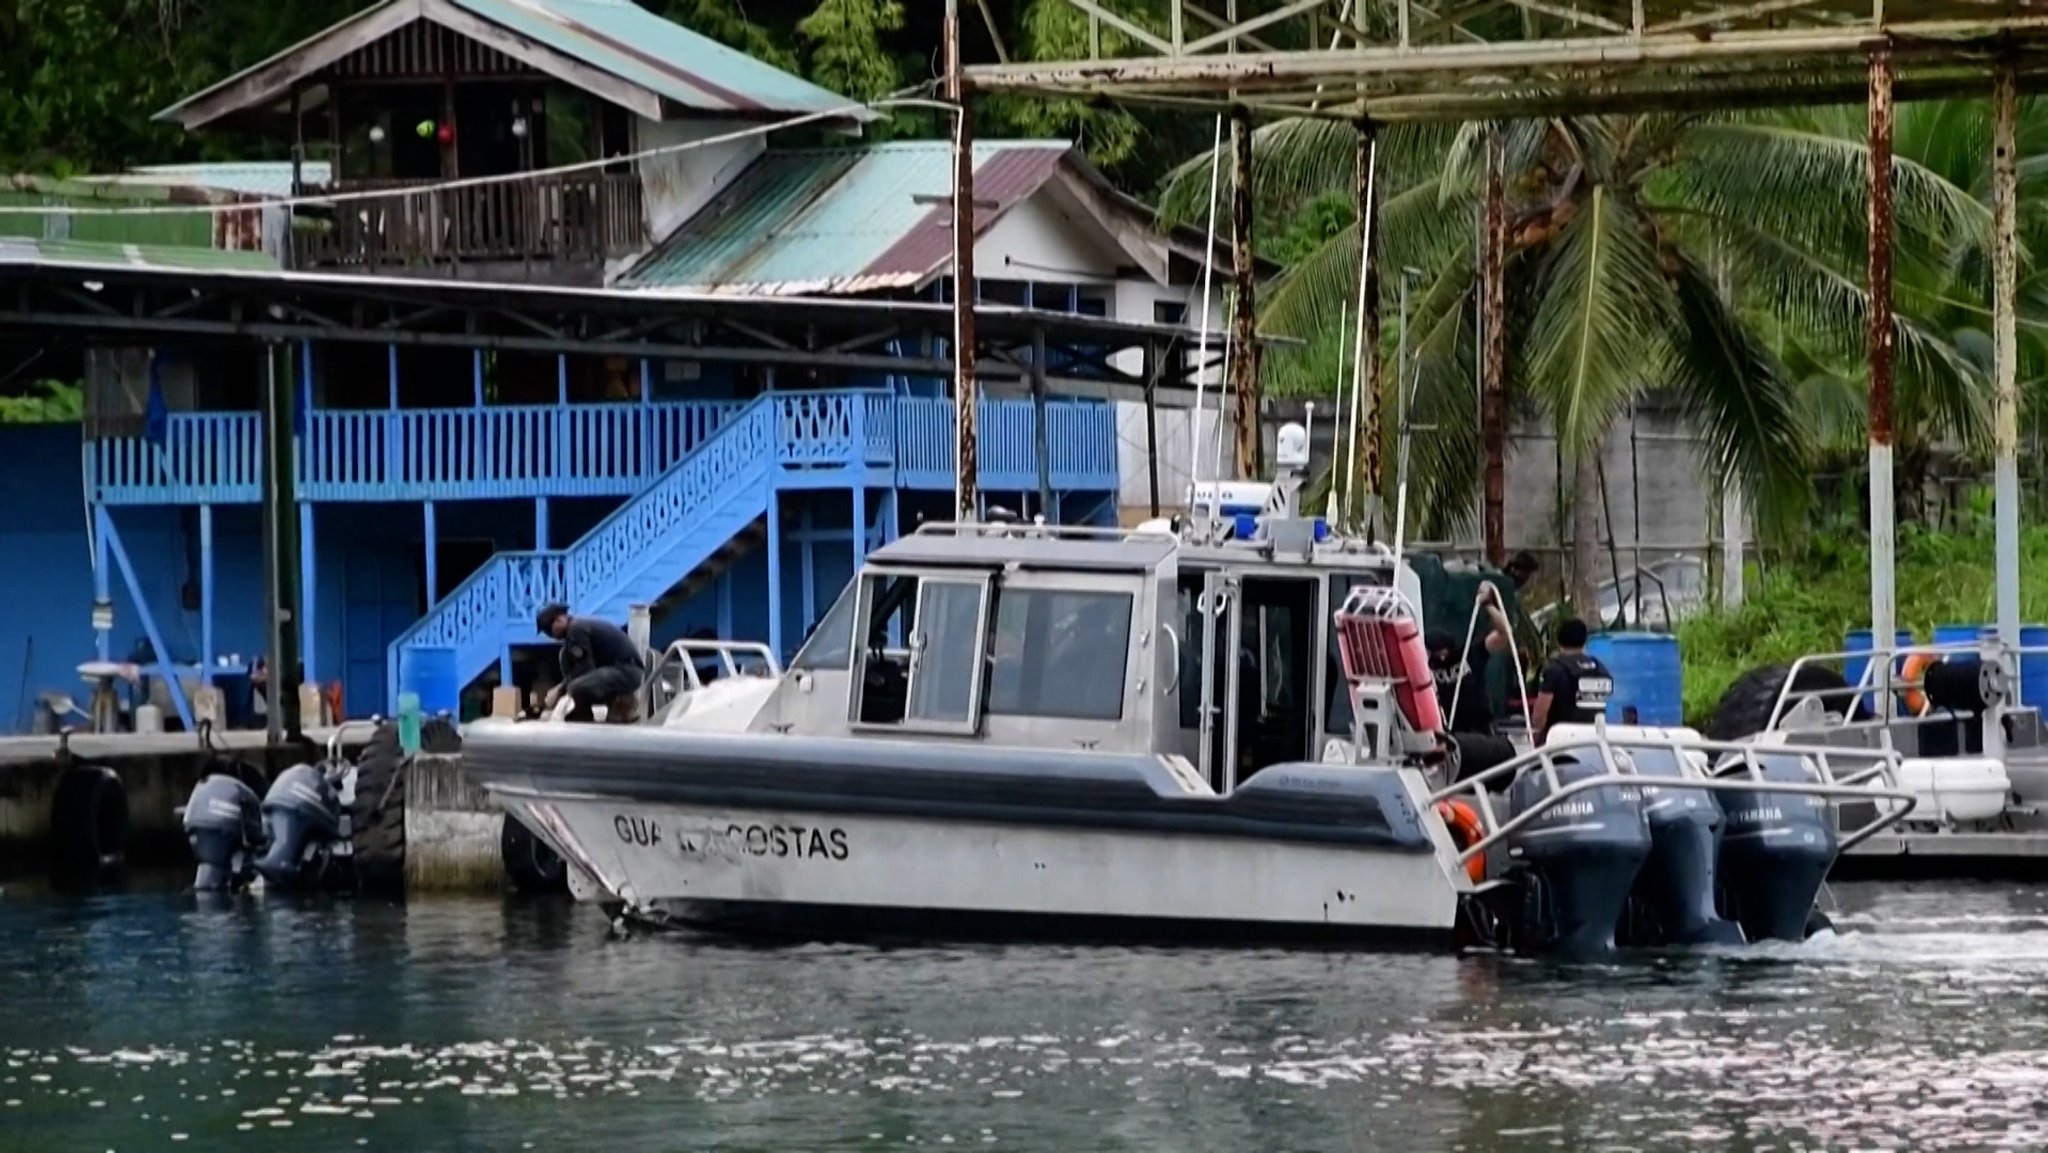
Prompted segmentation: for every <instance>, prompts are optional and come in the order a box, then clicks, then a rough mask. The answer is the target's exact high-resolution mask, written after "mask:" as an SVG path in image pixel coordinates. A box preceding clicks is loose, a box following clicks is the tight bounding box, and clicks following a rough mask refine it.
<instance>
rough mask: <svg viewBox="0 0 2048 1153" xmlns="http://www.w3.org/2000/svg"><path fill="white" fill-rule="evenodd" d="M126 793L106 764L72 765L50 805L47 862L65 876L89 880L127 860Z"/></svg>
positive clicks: (58, 783) (117, 777)
mask: <svg viewBox="0 0 2048 1153" xmlns="http://www.w3.org/2000/svg"><path fill="white" fill-rule="evenodd" d="M128 831H129V825H128V790H127V789H126V788H124V787H123V786H122V784H121V778H120V777H119V776H118V775H117V774H116V773H115V772H114V770H112V769H110V768H107V767H106V766H105V765H71V766H68V767H67V768H65V769H64V772H63V775H62V776H61V777H59V778H58V781H57V794H56V796H55V797H54V798H52V800H51V804H50V850H51V852H50V860H51V863H52V865H53V866H54V867H55V868H56V870H57V871H58V873H60V874H61V875H63V876H66V877H73V878H91V877H98V876H101V875H103V874H106V873H109V872H114V871H116V870H118V869H120V868H121V867H122V866H123V865H125V864H126V863H127V861H128Z"/></svg>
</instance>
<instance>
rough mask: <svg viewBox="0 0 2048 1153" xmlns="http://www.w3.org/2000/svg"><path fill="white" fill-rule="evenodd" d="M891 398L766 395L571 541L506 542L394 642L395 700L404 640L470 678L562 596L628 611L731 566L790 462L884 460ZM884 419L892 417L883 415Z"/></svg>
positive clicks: (837, 465)
mask: <svg viewBox="0 0 2048 1153" xmlns="http://www.w3.org/2000/svg"><path fill="white" fill-rule="evenodd" d="M887 400H888V398H887V397H885V396H882V395H880V394H868V393H857V392H836V393H809V394H806V393H784V394H769V395H766V396H762V397H760V398H758V399H756V400H754V401H753V402H751V403H749V404H748V405H747V406H746V407H745V408H744V409H742V410H740V412H739V413H738V414H737V415H735V416H733V417H732V418H731V419H729V420H727V421H726V422H725V423H724V424H722V425H721V426H720V427H719V429H718V431H716V432H714V433H712V434H711V435H709V436H708V437H706V438H705V439H704V440H703V442H702V443H700V444H699V445H698V446H697V447H696V448H694V449H693V450H691V451H690V452H689V453H688V454H687V455H686V456H684V457H683V458H682V459H681V460H679V461H677V462H676V463H675V464H674V465H673V466H671V467H670V468H669V469H668V470H667V471H666V472H663V473H662V474H661V475H660V476H658V477H656V478H655V479H654V481H653V482H652V483H650V484H649V485H648V486H647V487H646V488H645V489H644V490H642V491H641V492H640V493H639V494H638V495H637V496H635V497H633V498H632V499H631V500H629V501H627V502H626V503H625V504H623V505H621V506H619V508H617V509H616V510H614V511H613V512H612V514H611V515H610V516H608V517H606V518H605V519H604V520H602V521H600V522H599V523H598V524H597V526H596V527H595V528H593V529H591V530H590V531H589V532H588V533H585V534H584V535H583V537H582V538H581V539H579V540H577V541H576V542H575V543H573V544H571V545H569V546H568V547H567V548H561V549H545V550H537V551H523V552H501V553H498V554H496V555H495V556H493V557H492V558H491V559H490V560H489V561H488V562H486V563H485V564H484V565H483V567H482V568H479V569H478V570H477V571H476V572H475V573H473V574H471V576H470V577H469V579H468V580H465V581H463V582H462V584H460V585H458V586H457V587H456V588H455V589H454V590H453V591H452V592H450V593H449V594H448V596H447V597H445V598H443V599H442V601H441V602H440V603H439V604H437V605H435V606H434V607H433V609H432V610H431V611H429V612H428V613H427V615H426V616H424V617H422V618H421V619H420V621H419V622H418V623H417V624H415V625H413V627H412V628H410V629H407V630H406V631H405V632H404V633H403V634H401V635H400V636H399V637H398V639H397V640H395V641H393V642H392V643H391V646H390V650H389V653H388V655H387V667H386V681H385V684H386V685H387V686H388V688H387V696H388V697H389V698H390V700H389V701H388V702H387V704H388V707H390V708H391V709H393V710H394V711H395V710H396V708H397V696H398V683H399V677H398V665H399V654H400V652H401V651H402V650H404V649H406V648H408V647H413V646H418V647H439V648H447V649H452V650H454V653H455V664H456V673H457V675H458V677H459V679H460V680H461V681H462V683H464V684H467V683H468V682H469V681H471V680H473V679H475V678H476V677H477V676H478V675H480V674H482V673H483V672H484V670H485V669H487V668H489V667H490V666H491V665H492V664H494V663H496V662H497V661H498V660H500V659H501V658H502V657H503V656H504V655H505V654H506V653H507V650H508V647H509V646H511V645H514V644H532V643H536V642H538V641H539V639H540V638H539V637H538V636H537V635H536V634H535V632H534V628H533V620H534V616H535V614H537V613H538V612H539V610H540V607H541V606H542V605H545V604H547V603H549V602H551V601H559V602H561V603H563V604H566V605H568V606H569V607H570V610H571V611H572V612H575V613H580V614H588V615H594V616H599V617H604V618H606V619H610V620H618V621H623V620H625V619H626V617H627V615H628V614H629V613H630V611H631V609H632V606H633V605H636V604H653V603H655V602H657V601H660V600H661V599H662V598H663V597H664V596H665V595H666V594H668V593H669V592H670V590H672V589H674V588H676V587H677V586H678V585H679V584H683V583H684V582H686V581H687V580H689V579H690V577H691V576H692V574H693V573H697V572H698V571H699V570H700V569H702V568H704V567H705V566H706V564H707V562H713V561H717V562H719V563H721V564H730V563H732V561H734V560H736V559H737V558H738V555H739V551H738V550H735V549H734V548H732V547H731V542H733V541H734V540H735V538H743V539H746V540H748V541H749V542H750V543H755V542H757V541H758V526H757V522H759V521H762V520H763V519H764V518H765V517H766V516H767V513H768V509H769V502H770V501H771V500H772V498H773V495H774V493H775V490H776V487H777V485H778V483H779V482H782V481H784V480H786V479H789V478H787V477H786V476H785V475H778V474H788V473H791V472H799V471H807V470H808V471H816V470H820V469H829V470H832V471H835V472H844V471H846V470H848V469H849V468H854V469H861V468H866V467H868V466H869V465H870V463H871V462H872V461H873V460H874V459H875V457H876V456H877V455H878V454H879V455H880V456H881V458H882V459H883V460H885V461H886V459H887V454H888V451H889V438H888V436H887V435H886V429H883V430H879V431H882V433H883V435H881V436H880V437H878V438H871V437H870V436H869V435H868V433H867V431H866V426H867V424H868V420H867V417H868V411H869V409H870V408H871V407H875V406H877V405H878V404H881V405H886V403H887ZM876 423H878V424H886V421H877V422H876Z"/></svg>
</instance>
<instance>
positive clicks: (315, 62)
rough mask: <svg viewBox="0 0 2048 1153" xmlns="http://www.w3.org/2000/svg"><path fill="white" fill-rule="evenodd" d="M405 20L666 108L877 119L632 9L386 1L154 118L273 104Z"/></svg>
mask: <svg viewBox="0 0 2048 1153" xmlns="http://www.w3.org/2000/svg"><path fill="white" fill-rule="evenodd" d="M409 12H411V13H417V14H418V18H420V19H425V20H429V21H437V22H440V23H444V24H446V23H450V22H451V21H452V20H453V18H455V17H458V16H459V17H460V18H461V19H462V21H463V22H465V23H466V22H468V21H469V20H470V19H472V18H474V19H479V20H483V21H486V22H488V23H489V24H492V25H495V26H496V27H498V28H501V29H504V30H505V31H506V32H507V33H509V34H511V35H513V36H516V37H518V38H520V39H521V40H524V41H526V42H528V43H530V44H532V45H535V46H537V47H539V48H542V49H545V50H546V51H547V52H548V53H555V54H559V55H561V56H566V57H569V58H570V59H573V60H575V61H578V62H579V63H581V64H584V65H587V66H589V67H591V68H594V69H596V70H598V71H600V72H603V73H605V74H607V75H609V76H612V77H616V78H617V79H618V80H620V81H622V82H624V83H626V84H629V85H631V86H633V87H635V88H638V89H640V90H642V91H644V92H647V93H650V94H652V95H653V96H654V97H658V98H659V99H660V101H662V102H663V104H664V106H674V107H676V108H681V109H684V110H687V111H691V112H698V113H726V114H736V115H756V116H761V115H765V116H771V117H772V116H778V115H779V116H801V115H805V114H809V113H817V112H835V111H842V110H843V113H844V115H845V117H846V118H847V119H850V120H857V121H870V120H876V119H879V118H880V113H876V112H873V111H869V110H867V109H863V108H859V107H856V106H854V102H852V101H850V100H849V99H848V98H847V97H844V96H841V95H839V94H837V93H834V92H831V91H828V90H826V89H824V88H820V87H818V86H817V85H815V84H812V83H811V82H810V81H808V80H804V79H802V78H801V77H797V76H792V75H790V74H789V73H787V72H784V71H782V70H781V69H779V68H776V67H774V66H773V65H770V64H766V63H763V62H762V61H759V60H756V59H754V58H753V57H751V56H748V55H747V54H745V53H743V52H737V51H734V50H733V49H731V48H727V47H726V46H725V45H723V44H720V43H718V42H717V41H716V40H713V39H711V38H710V37H708V36H702V35H699V34H698V33H696V32H693V31H691V30H690V29H688V28H685V27H683V26H681V25H680V24H675V23H672V22H670V21H668V20H664V19H662V18H661V17H660V16H657V15H655V14H654V13H652V12H650V11H648V10H647V9H645V8H642V7H640V6H639V5H638V4H635V3H633V2H632V0H385V2H384V3H382V4H378V5H376V6H374V7H371V8H366V9H364V10H363V11H361V12H358V13H356V14H354V15H352V16H350V17H348V18H347V19H345V20H342V21H340V22H339V23H336V24H334V25H332V26H331V27H329V28H327V29H325V30H323V31H321V32H319V33H317V34H315V35H313V36H311V37H309V38H307V39H305V40H303V41H300V42H299V43H297V44H295V45H293V46H291V47H290V48H287V49H285V50H284V51H282V52H279V53H278V54H276V55H275V56H272V57H270V58H269V59H267V60H265V61H263V62H262V63H260V64H256V65H253V66H251V67H249V68H245V69H243V70H242V71H240V72H238V73H235V74H234V75H233V76H230V77H228V78H227V79H225V80H222V81H220V82H218V83H216V84H213V85H211V86H210V87H208V88H206V89H204V90H202V91H200V92H196V93H194V94H193V95H191V96H188V97H186V98H185V99H183V100H181V101H179V102H178V103H176V104H173V105H172V106H170V107H169V108H166V109H164V110H163V111H162V112H159V113H157V118H158V119H160V120H182V121H184V122H185V123H186V126H187V127H195V126H197V125H201V124H207V123H211V122H212V121H214V120H216V119H218V118H220V117H221V116H225V115H228V114H230V113H232V112H237V111H241V110H244V109H247V108H251V107H256V106H261V105H267V104H270V103H271V102H273V101H275V100H277V99H278V98H279V97H280V95H281V94H283V93H285V92H287V91H289V90H290V87H291V85H293V84H295V83H298V82H300V81H302V80H305V79H306V78H307V77H309V76H312V75H313V74H315V73H318V72H319V71H320V70H321V69H323V68H326V67H329V66H330V65H332V64H333V62H334V61H335V60H336V59H338V58H340V56H342V55H345V54H346V52H347V51H349V50H352V49H353V47H355V45H354V44H353V43H351V42H350V38H351V37H356V38H360V37H361V36H363V35H366V34H367V33H365V32H364V31H363V26H365V25H367V26H369V27H371V28H378V27H385V26H389V28H387V29H386V31H385V32H384V33H383V34H384V35H389V34H390V29H394V28H396V27H402V26H405V25H406V24H408V23H409V21H407V20H406V19H405V16H406V14H407V13H409ZM457 30H458V31H461V29H459V28H458V29H457ZM508 51H511V52H512V54H513V55H514V56H517V55H518V52H517V51H516V50H510V49H508ZM536 55H540V54H539V53H536ZM563 79H564V80H565V81H570V82H573V79H572V78H569V77H563Z"/></svg>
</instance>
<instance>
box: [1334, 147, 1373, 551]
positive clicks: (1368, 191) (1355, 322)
mask: <svg viewBox="0 0 2048 1153" xmlns="http://www.w3.org/2000/svg"><path fill="white" fill-rule="evenodd" d="M1379 169H1380V142H1379V137H1377V136H1374V137H1373V139H1372V140H1371V141H1369V142H1367V144H1366V146H1365V203H1366V204H1367V205H1368V206H1370V205H1372V204H1375V203H1377V201H1375V200H1373V192H1374V189H1373V182H1374V181H1375V180H1376V179H1378V177H1379ZM1378 215H1379V213H1377V212H1370V211H1368V212H1366V213H1365V214H1364V217H1365V218H1364V219H1363V220H1360V221H1359V222H1358V314H1357V315H1356V316H1354V317H1352V318H1351V323H1352V337H1351V397H1352V400H1351V450H1350V453H1349V454H1348V456H1347V457H1346V459H1345V461H1344V477H1345V479H1344V512H1345V517H1346V519H1347V520H1348V519H1349V518H1350V517H1351V516H1352V511H1351V498H1352V496H1353V495H1354V494H1353V491H1352V490H1353V489H1354V488H1355V487H1356V486H1357V483H1358V482H1357V477H1358V434H1359V423H1360V420H1359V417H1360V409H1361V408H1363V407H1364V404H1365V310H1366V307H1367V301H1366V299H1365V283H1366V278H1367V275H1368V273H1370V271H1371V260H1372V225H1373V217H1375V216H1378ZM1370 303H1371V307H1372V308H1373V309H1374V310H1378V308H1379V306H1380V302H1379V301H1377V300H1375V301H1372V302H1370ZM1340 323H1341V320H1340ZM1373 355H1374V356H1375V357H1377V356H1378V355H1379V353H1378V350H1374V353H1373ZM1361 511H1362V510H1361Z"/></svg>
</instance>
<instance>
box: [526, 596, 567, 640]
mask: <svg viewBox="0 0 2048 1153" xmlns="http://www.w3.org/2000/svg"><path fill="white" fill-rule="evenodd" d="M568 615H569V606H568V605H565V604H560V603H550V604H545V605H542V606H541V608H540V612H539V613H537V614H535V616H534V618H533V627H534V628H536V629H538V630H539V631H540V635H542V636H544V637H548V636H553V635H554V628H555V622H556V621H558V620H560V619H561V618H563V617H565V616H568Z"/></svg>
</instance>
